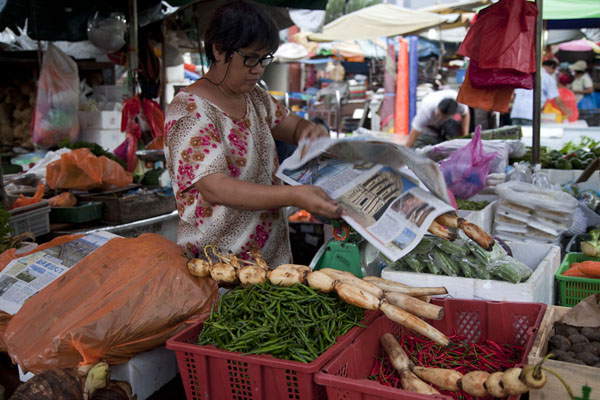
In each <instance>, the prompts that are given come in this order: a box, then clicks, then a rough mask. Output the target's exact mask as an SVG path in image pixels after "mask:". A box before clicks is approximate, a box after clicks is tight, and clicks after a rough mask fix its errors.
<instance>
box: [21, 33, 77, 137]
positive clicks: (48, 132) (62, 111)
mask: <svg viewBox="0 0 600 400" xmlns="http://www.w3.org/2000/svg"><path fill="white" fill-rule="evenodd" d="M78 107H79V72H78V70H77V63H76V62H75V61H73V59H72V58H71V57H69V56H68V55H66V54H65V53H64V52H62V51H61V50H60V49H59V48H58V47H56V46H54V45H53V44H52V43H49V44H48V50H47V51H46V55H45V56H44V61H43V62H42V70H41V72H40V80H39V84H38V88H37V94H36V100H35V113H34V118H33V121H32V124H33V142H34V143H35V144H37V145H38V146H41V147H45V148H48V147H54V146H57V145H58V144H59V143H60V142H62V141H63V140H64V139H70V140H71V141H75V140H76V139H77V133H78V131H79V119H78V115H77V109H78Z"/></svg>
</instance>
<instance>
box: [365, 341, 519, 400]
mask: <svg viewBox="0 0 600 400" xmlns="http://www.w3.org/2000/svg"><path fill="white" fill-rule="evenodd" d="M390 336H392V335H389V334H387V335H384V336H382V344H383V343H384V342H385V343H388V344H387V345H386V344H384V349H385V350H386V353H384V354H383V355H382V356H381V357H379V358H376V359H375V363H374V364H373V368H372V369H371V374H370V375H369V377H368V379H371V380H375V381H377V382H379V383H381V384H382V385H385V386H391V387H395V388H403V387H404V386H403V385H402V381H403V380H402V375H399V374H398V373H397V372H396V369H395V368H394V365H392V363H391V361H390V359H391V358H394V356H393V355H391V354H394V353H391V354H390V351H392V352H393V351H397V347H396V346H395V345H394V344H393V343H394V341H395V340H396V339H395V337H393V336H392V337H390ZM392 339H393V340H392ZM449 339H450V340H451V341H452V345H451V346H450V347H449V348H447V349H444V348H442V347H440V346H438V345H436V344H435V343H432V342H431V341H430V340H427V339H426V338H424V337H422V336H420V335H413V334H410V333H408V332H406V331H405V330H402V331H401V333H400V335H399V337H398V340H397V342H396V343H398V345H399V346H400V348H401V349H403V350H404V352H405V353H406V354H407V356H408V359H409V360H408V361H409V364H410V365H409V371H412V372H413V373H414V374H415V375H417V376H418V377H419V378H421V379H422V380H425V381H431V380H435V379H436V376H437V377H439V378H441V379H440V380H438V381H437V382H438V384H437V385H435V386H436V387H435V388H432V389H434V390H436V391H437V392H438V393H441V394H444V395H447V396H450V397H451V398H455V399H467V398H470V396H469V395H468V394H467V393H465V392H464V391H462V390H460V389H459V387H458V380H459V379H460V378H462V377H463V376H464V375H465V374H467V373H468V372H469V371H473V370H479V371H483V372H485V373H487V374H492V373H494V372H498V371H502V370H505V369H508V368H511V367H513V366H514V365H515V364H516V363H517V362H518V361H519V360H520V359H521V354H522V352H523V347H522V346H512V345H506V344H504V345H501V344H498V343H496V342H494V341H491V340H486V341H485V342H483V343H470V342H468V341H467V340H466V339H465V338H464V337H462V336H459V335H453V336H449ZM390 343H391V344H390ZM397 357H398V356H396V358H397ZM407 375H409V376H410V374H409V373H408V372H404V379H405V380H406V376H407ZM470 377H471V376H469V378H470ZM413 380H414V377H413Z"/></svg>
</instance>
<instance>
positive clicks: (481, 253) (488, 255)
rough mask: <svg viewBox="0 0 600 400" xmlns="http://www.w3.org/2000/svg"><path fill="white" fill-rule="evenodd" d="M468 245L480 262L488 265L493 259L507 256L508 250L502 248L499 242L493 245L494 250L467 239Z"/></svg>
mask: <svg viewBox="0 0 600 400" xmlns="http://www.w3.org/2000/svg"><path fill="white" fill-rule="evenodd" d="M467 246H469V248H470V249H471V253H473V255H474V256H475V257H476V258H477V259H478V260H479V262H480V263H482V264H484V265H487V264H488V263H490V262H491V261H493V260H495V259H497V258H500V257H505V256H507V254H506V250H504V249H503V248H502V246H500V245H499V244H498V242H494V247H492V251H486V250H485V249H484V248H483V247H481V246H480V245H478V244H477V243H475V242H474V241H472V240H468V241H467Z"/></svg>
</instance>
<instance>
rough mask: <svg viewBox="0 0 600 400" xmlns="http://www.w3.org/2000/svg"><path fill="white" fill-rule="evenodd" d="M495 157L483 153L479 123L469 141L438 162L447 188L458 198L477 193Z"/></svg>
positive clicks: (493, 154) (482, 185)
mask: <svg viewBox="0 0 600 400" xmlns="http://www.w3.org/2000/svg"><path fill="white" fill-rule="evenodd" d="M495 157H496V153H484V151H483V144H482V143H481V125H478V126H477V128H475V134H474V135H473V139H472V140H471V142H470V143H469V144H468V145H466V146H465V147H463V148H462V149H458V150H456V151H455V152H454V153H452V154H451V155H450V157H448V158H447V159H445V160H444V161H442V163H441V164H440V169H441V170H442V173H443V174H444V180H445V181H446V185H447V186H448V189H449V190H450V191H451V192H452V193H453V194H454V196H455V197H457V198H459V199H468V198H469V197H471V196H474V195H475V194H477V192H479V191H480V190H481V189H483V188H484V187H485V181H486V178H487V175H488V173H489V171H490V164H491V163H492V160H493V159H494V158H495Z"/></svg>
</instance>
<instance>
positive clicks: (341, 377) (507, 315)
mask: <svg viewBox="0 0 600 400" xmlns="http://www.w3.org/2000/svg"><path fill="white" fill-rule="evenodd" d="M431 302H432V303H433V304H437V305H439V306H442V307H444V309H445V317H444V319H442V320H441V321H428V322H429V323H430V324H431V325H433V326H434V327H435V328H437V329H439V330H440V331H442V332H443V333H444V334H446V335H452V334H461V335H463V336H465V337H466V338H467V339H468V340H470V341H471V342H476V343H479V342H483V341H485V340H487V339H491V340H493V341H495V342H497V343H501V344H504V343H506V344H513V345H521V346H523V347H524V350H523V356H522V358H521V362H522V363H526V362H527V355H528V354H529V351H530V350H531V347H532V346H533V342H534V339H535V333H536V332H537V330H538V328H539V326H540V324H541V322H542V318H543V317H544V313H545V312H546V305H545V304H541V303H512V302H499V301H484V300H458V299H432V301H431ZM402 329H404V328H403V327H402V326H400V325H399V324H396V323H395V322H392V321H390V320H389V319H388V318H387V317H386V316H385V315H381V316H380V317H379V318H377V319H376V320H375V321H374V322H373V323H371V324H370V325H369V327H368V328H367V329H365V330H364V331H363V332H362V333H361V334H360V335H359V336H358V337H357V338H356V339H355V340H354V342H353V343H352V344H351V345H350V346H348V347H346V348H345V349H344V350H343V351H342V352H341V353H339V354H338V355H337V356H335V357H334V358H333V359H332V360H331V361H330V362H329V363H327V365H325V367H323V369H322V370H321V371H319V372H318V373H317V374H316V375H315V382H317V383H318V384H320V385H323V386H325V387H326V389H327V396H328V398H329V400H337V399H343V400H375V399H408V400H411V399H420V400H426V399H445V400H448V399H450V397H448V396H443V395H423V394H418V393H414V392H409V391H405V390H401V389H396V388H391V387H387V386H383V385H380V384H379V383H377V382H375V381H372V380H369V379H367V378H366V377H367V376H368V375H369V374H370V372H371V371H370V370H371V368H372V366H373V363H374V362H375V358H376V357H379V356H380V354H381V351H382V348H381V344H380V341H379V339H380V338H381V336H382V335H383V334H384V333H392V334H394V336H396V338H399V337H400V335H401V333H402ZM490 398H491V397H490ZM515 398H516V397H512V399H515Z"/></svg>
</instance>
